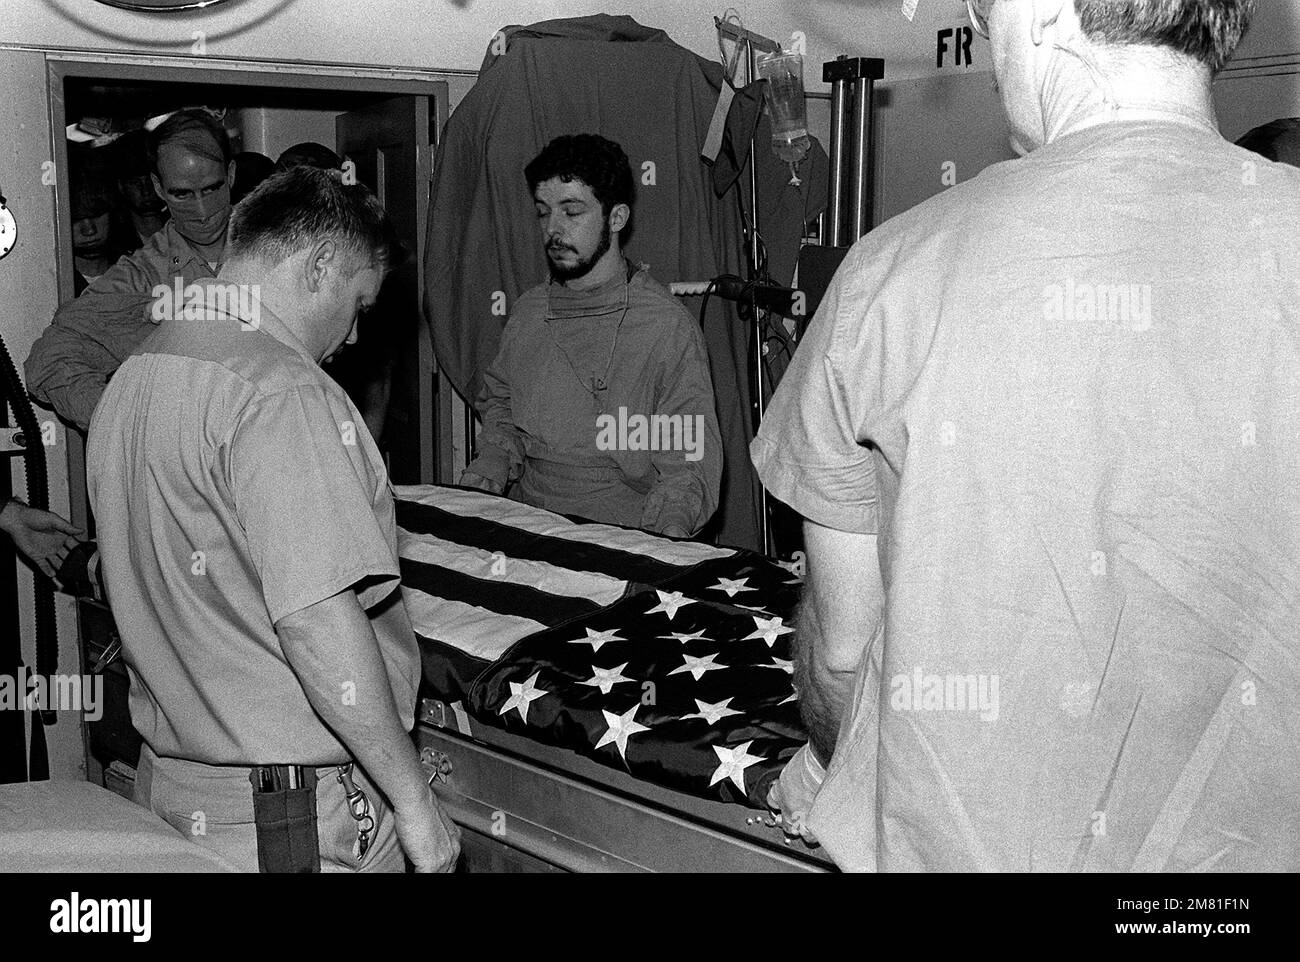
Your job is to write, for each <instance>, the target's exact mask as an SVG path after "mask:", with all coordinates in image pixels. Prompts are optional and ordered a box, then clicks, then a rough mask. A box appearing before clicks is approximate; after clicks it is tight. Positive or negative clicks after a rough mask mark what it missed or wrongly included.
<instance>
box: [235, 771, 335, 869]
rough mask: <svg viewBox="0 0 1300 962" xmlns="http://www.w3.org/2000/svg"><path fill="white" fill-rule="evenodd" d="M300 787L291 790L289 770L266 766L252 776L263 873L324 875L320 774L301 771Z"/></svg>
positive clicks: (258, 854)
mask: <svg viewBox="0 0 1300 962" xmlns="http://www.w3.org/2000/svg"><path fill="white" fill-rule="evenodd" d="M295 771H296V772H299V773H301V780H300V782H299V787H296V788H289V787H288V786H289V784H290V779H289V766H286V765H262V766H258V767H255V768H254V769H253V770H252V772H251V773H250V774H249V776H248V780H249V781H250V782H252V783H253V820H254V822H255V823H256V825H257V867H258V869H259V870H260V871H262V872H275V873H285V872H291V873H300V872H319V871H320V841H319V839H318V837H317V835H316V770H315V769H314V768H306V767H304V768H297V769H295Z"/></svg>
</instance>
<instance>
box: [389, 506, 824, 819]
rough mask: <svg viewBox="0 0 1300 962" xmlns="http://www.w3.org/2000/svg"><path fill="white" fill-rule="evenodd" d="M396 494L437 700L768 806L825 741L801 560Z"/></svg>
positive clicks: (643, 772)
mask: <svg viewBox="0 0 1300 962" xmlns="http://www.w3.org/2000/svg"><path fill="white" fill-rule="evenodd" d="M395 490H396V494H397V498H398V501H397V522H398V527H399V532H398V535H399V537H398V542H399V553H400V555H401V564H402V584H403V593H404V598H405V600H406V604H407V608H408V610H409V611H410V613H411V619H412V622H413V624H414V626H415V630H416V633H417V634H418V635H419V636H420V641H421V649H422V657H423V662H424V691H423V692H422V693H423V694H425V695H431V696H433V697H436V698H438V699H440V700H442V701H444V702H460V703H462V704H463V705H464V706H465V708H466V710H467V711H468V712H469V714H470V715H471V716H472V717H473V718H474V719H475V721H476V722H477V723H479V724H486V725H494V726H497V727H500V728H505V729H507V730H509V731H512V732H516V733H520V734H524V735H526V736H527V737H529V738H532V739H535V740H537V741H540V742H546V743H548V744H552V745H559V746H562V747H565V748H569V749H571V750H573V751H576V752H579V753H581V754H583V755H586V756H588V757H590V758H593V759H596V760H597V761H599V762H601V763H603V764H606V765H609V766H611V767H614V768H619V769H622V770H625V771H627V772H630V773H631V774H632V775H633V776H635V777H638V778H643V779H646V780H649V781H653V782H656V783H658V784H661V785H665V786H667V787H670V788H674V789H677V790H679V791H683V792H687V793H690V794H693V795H697V796H701V797H704V798H710V799H715V800H721V801H726V802H737V803H740V804H744V805H749V806H752V807H761V806H762V805H763V802H764V796H765V795H766V791H767V787H768V785H769V784H770V783H771V781H772V779H774V778H775V777H776V776H777V775H778V774H779V773H780V771H781V768H782V767H783V766H784V764H785V762H786V761H787V760H788V759H789V758H790V756H791V755H793V754H794V753H795V752H796V751H797V750H798V748H799V746H801V745H802V744H803V743H804V742H805V741H806V740H807V736H806V735H805V733H804V729H803V726H802V724H801V722H800V719H799V713H798V706H797V704H796V699H795V692H794V689H793V686H792V678H791V670H792V664H791V653H790V648H791V639H792V637H793V634H794V632H793V626H792V624H791V622H792V620H793V612H794V607H795V604H796V602H797V600H798V593H799V578H798V577H797V576H796V575H795V573H794V571H793V570H792V567H787V566H784V565H781V564H778V563H776V562H773V561H771V560H770V559H768V558H766V557H764V556H762V555H758V554H755V553H753V552H748V551H740V550H733V549H729V548H716V547H712V546H709V545H703V544H697V543H694V542H681V541H671V540H668V539H665V538H659V537H656V536H654V535H650V534H646V533H645V532H641V531H634V530H630V529H625V528H618V527H613V526H609V525H597V524H585V523H578V522H576V521H573V520H570V519H567V518H563V517H560V516H559V515H555V514H551V513H549V512H546V511H542V510H540V509H537V508H532V507H529V506H527V505H521V504H518V503H516V502H513V501H510V500H507V499H505V498H499V497H495V496H493V495H489V494H484V493H482V492H478V491H468V490H464V489H459V488H445V487H434V486H418V487H399V488H397V489H395Z"/></svg>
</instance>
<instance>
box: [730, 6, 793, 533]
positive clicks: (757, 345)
mask: <svg viewBox="0 0 1300 962" xmlns="http://www.w3.org/2000/svg"><path fill="white" fill-rule="evenodd" d="M713 22H714V25H715V26H716V27H717V29H718V36H719V37H720V38H722V39H725V40H730V41H732V42H733V43H736V44H739V45H741V46H743V47H744V50H745V86H748V85H749V84H751V83H753V82H754V80H755V78H756V77H757V76H758V54H759V53H780V52H781V45H780V44H779V43H777V42H776V41H775V40H769V39H768V38H767V37H764V36H762V35H761V34H757V33H754V32H753V31H752V30H746V29H745V28H744V27H741V26H739V25H737V24H734V23H730V22H728V21H725V20H722V19H720V18H718V17H714V18H713ZM725 79H726V81H728V82H730V81H732V78H731V77H727V78H725ZM756 136H757V131H755V134H753V135H751V136H750V139H749V280H750V282H751V283H758V282H759V281H760V280H761V278H760V277H759V276H758V269H759V268H758V265H759V262H760V261H761V259H762V241H761V239H760V237H759V215H758V165H757V163H756V162H755V161H756V156H757V147H756V145H755V142H754V141H755V137H756ZM750 308H751V310H752V312H753V315H754V332H753V338H752V341H753V352H752V353H753V356H752V357H751V358H750V363H751V364H752V365H753V368H754V378H753V384H752V388H753V391H754V397H753V399H752V401H751V404H750V407H751V412H752V417H753V420H754V430H755V431H757V430H758V425H760V424H762V423H763V415H764V414H765V413H766V407H767V406H766V403H765V401H764V398H763V391H764V384H763V345H764V343H765V342H764V338H763V317H762V314H761V312H760V311H759V308H758V305H757V303H752V304H751V305H750ZM758 524H759V539H760V543H761V544H762V546H763V552H764V554H771V553H772V537H771V531H770V530H769V528H770V524H769V521H768V506H767V488H765V487H763V486H762V485H761V484H760V485H759V486H758Z"/></svg>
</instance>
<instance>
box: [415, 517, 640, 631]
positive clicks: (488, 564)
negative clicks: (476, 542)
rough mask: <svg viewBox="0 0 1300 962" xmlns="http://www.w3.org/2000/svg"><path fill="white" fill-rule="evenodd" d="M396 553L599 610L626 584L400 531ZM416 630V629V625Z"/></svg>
mask: <svg viewBox="0 0 1300 962" xmlns="http://www.w3.org/2000/svg"><path fill="white" fill-rule="evenodd" d="M397 553H398V554H400V555H401V556H402V557H403V558H407V559H409V560H411V561H419V562H422V563H423V564H427V565H435V566H437V567H439V568H450V569H451V570H452V571H459V572H460V573H461V574H466V575H469V576H470V577H472V578H480V579H482V580H484V581H497V582H502V583H508V584H512V585H521V586H524V587H528V588H536V589H537V590H538V591H544V592H546V593H547V594H551V595H561V596H563V597H566V598H586V599H587V600H589V601H592V602H594V603H595V604H598V605H600V606H601V607H602V608H603V607H604V606H605V605H612V604H613V603H614V602H616V601H618V599H619V598H621V597H623V592H624V591H626V590H627V582H626V581H620V580H619V579H618V578H611V577H610V576H609V575H603V574H599V573H597V572H594V571H573V570H571V569H569V568H563V567H560V566H559V565H553V564H549V563H547V562H545V561H528V560H525V559H522V558H512V557H510V556H509V555H505V554H502V553H500V552H493V551H487V550H484V549H483V548H473V547H470V546H469V545H462V544H456V543H455V542H452V541H444V540H442V539H441V538H435V537H434V536H433V535H429V534H420V533H417V532H411V531H406V530H404V529H401V528H399V529H398V531H397ZM417 628H418V626H417Z"/></svg>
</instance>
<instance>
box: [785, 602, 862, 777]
mask: <svg viewBox="0 0 1300 962" xmlns="http://www.w3.org/2000/svg"><path fill="white" fill-rule="evenodd" d="M797 626H798V631H797V634H796V636H795V637H796V643H795V650H794V687H795V690H796V691H797V692H798V693H799V715H800V717H801V718H802V719H803V723H804V726H805V727H806V728H807V729H808V741H809V743H810V744H811V745H812V748H813V753H814V755H815V756H816V758H817V761H818V762H820V763H821V764H822V765H823V766H826V765H829V764H830V760H831V756H832V755H833V754H835V742H836V739H837V738H838V737H839V731H840V724H841V722H842V720H843V718H844V715H845V713H846V712H847V711H849V709H850V707H851V706H850V704H849V701H850V697H851V695H852V691H853V680H854V675H855V672H856V666H854V667H853V668H845V667H842V666H835V665H831V664H828V663H827V661H826V659H825V658H823V657H819V652H820V651H823V650H824V649H825V647H826V640H825V638H824V637H823V636H822V631H821V623H820V620H819V618H818V616H817V612H816V606H815V605H812V604H802V605H800V606H799V611H798V614H797Z"/></svg>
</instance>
